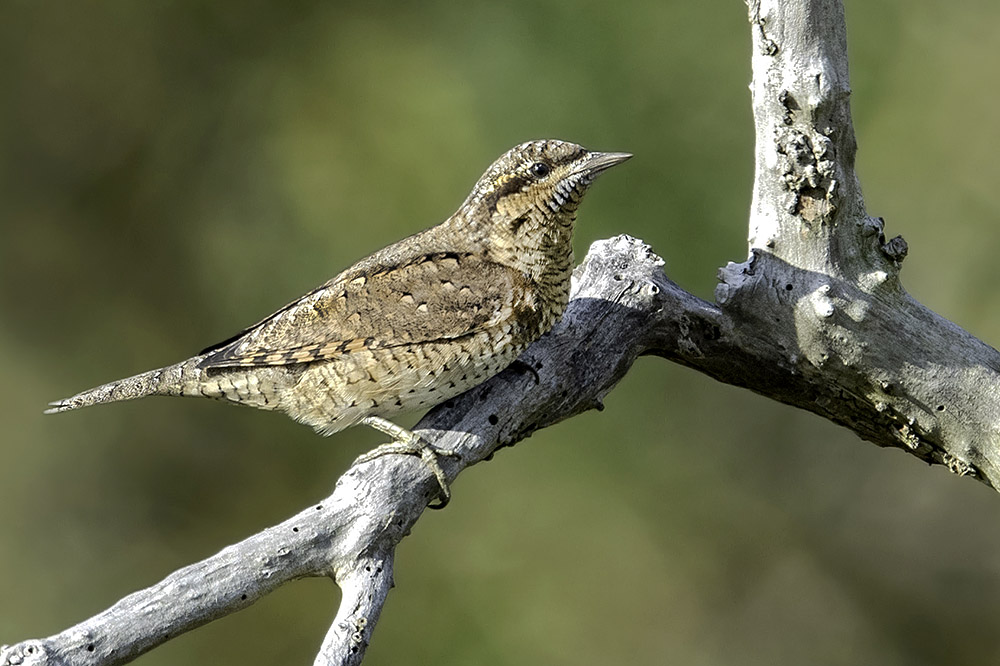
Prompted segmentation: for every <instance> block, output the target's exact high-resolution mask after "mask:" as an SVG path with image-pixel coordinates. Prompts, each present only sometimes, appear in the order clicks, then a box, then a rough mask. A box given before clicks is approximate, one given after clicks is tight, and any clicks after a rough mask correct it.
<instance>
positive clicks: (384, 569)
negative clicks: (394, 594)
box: [313, 553, 393, 666]
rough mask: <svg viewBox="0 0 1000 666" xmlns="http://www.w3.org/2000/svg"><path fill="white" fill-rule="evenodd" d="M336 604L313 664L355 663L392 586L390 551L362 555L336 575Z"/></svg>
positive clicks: (362, 655) (329, 665)
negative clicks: (339, 592)
mask: <svg viewBox="0 0 1000 666" xmlns="http://www.w3.org/2000/svg"><path fill="white" fill-rule="evenodd" d="M338 578H339V579H338V584H339V585H340V590H341V594H342V596H341V598H340V608H339V610H338V611H337V617H336V618H334V620H333V625H331V626H330V630H329V631H328V632H327V634H326V637H325V638H324V639H323V644H322V645H321V646H320V649H319V653H318V654H317V655H316V660H315V661H314V662H313V664H314V665H315V666H339V665H343V666H357V664H360V663H361V660H362V659H364V656H365V650H366V649H367V648H368V642H369V639H370V637H371V634H372V631H374V629H375V624H376V623H377V622H378V618H379V615H380V614H381V613H382V606H384V605H385V600H386V597H387V596H388V595H389V590H390V589H391V588H392V585H393V583H392V554H391V553H389V554H387V555H378V556H370V557H362V558H360V559H358V560H357V561H355V562H354V563H353V565H352V567H351V569H350V570H349V571H346V572H344V573H343V574H342V575H341V576H339V577H338Z"/></svg>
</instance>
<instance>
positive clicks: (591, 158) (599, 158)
mask: <svg viewBox="0 0 1000 666" xmlns="http://www.w3.org/2000/svg"><path fill="white" fill-rule="evenodd" d="M630 157H632V154H631V153H596V152H590V153H587V157H586V158H584V159H583V160H582V161H581V162H580V165H579V166H578V167H577V168H576V169H575V171H576V172H577V173H586V174H588V175H590V176H596V175H597V174H599V173H601V172H602V171H605V170H606V169H610V168H611V167H613V166H614V165H616V164H621V163H622V162H624V161H625V160H627V159H628V158H630Z"/></svg>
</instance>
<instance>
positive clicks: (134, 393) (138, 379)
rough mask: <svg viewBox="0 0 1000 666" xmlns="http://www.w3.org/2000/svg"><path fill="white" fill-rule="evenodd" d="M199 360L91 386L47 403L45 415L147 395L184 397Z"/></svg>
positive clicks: (194, 383)
mask: <svg viewBox="0 0 1000 666" xmlns="http://www.w3.org/2000/svg"><path fill="white" fill-rule="evenodd" d="M200 360H201V357H198V356H196V357H195V358H191V359H188V360H186V361H181V362H180V363H176V364H174V365H168V366H167V367H165V368H159V369H157V370H150V371H149V372H143V373H141V374H138V375H135V376H132V377H126V378H125V379H119V380H117V381H114V382H109V383H107V384H102V385H101V386H95V387H94V388H92V389H87V390H86V391H82V392H80V393H77V394H76V395H74V396H73V397H71V398H64V399H63V400H56V401H55V402H50V403H49V409H46V410H45V413H46V414H57V413H59V412H66V411H69V410H71V409H77V408H79V407H89V406H90V405H99V404H101V403H105V402H118V401H120V400H133V399H135V398H143V397H145V396H147V395H185V394H186V393H187V391H185V388H186V387H187V386H188V385H196V384H197V378H198V375H199V372H200V371H199V370H198V367H197V366H198V361H200Z"/></svg>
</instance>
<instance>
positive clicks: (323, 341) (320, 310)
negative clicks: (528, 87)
mask: <svg viewBox="0 0 1000 666" xmlns="http://www.w3.org/2000/svg"><path fill="white" fill-rule="evenodd" d="M533 305H534V303H533V299H532V293H531V288H530V284H529V282H528V280H527V278H526V277H525V276H524V275H523V274H522V273H520V272H519V271H516V270H515V269H512V268H509V267H507V266H504V265H502V264H497V263H494V262H492V261H489V260H487V259H484V258H482V257H480V256H478V255H475V254H469V253H435V254H425V255H420V256H418V257H414V258H411V259H410V260H409V261H407V262H405V263H402V264H398V265H392V266H376V267H372V268H370V269H369V270H367V271H359V272H355V273H351V272H346V273H344V274H341V275H340V276H337V277H336V278H334V279H333V280H331V281H330V282H328V283H326V284H324V285H323V286H321V287H319V288H317V289H315V290H314V291H312V292H310V293H308V294H306V295H305V296H303V297H302V298H300V299H299V300H297V301H295V302H293V303H290V304H288V305H286V306H285V307H283V308H282V309H280V310H278V311H277V312H275V313H274V314H273V315H271V316H270V317H268V318H266V319H264V320H263V321H261V322H259V323H258V324H255V325H254V326H251V327H250V328H248V329H246V330H245V331H243V332H242V333H240V334H238V335H237V336H235V337H233V338H230V339H229V340H225V341H223V342H221V343H219V344H217V345H214V346H212V347H209V348H208V349H206V350H204V351H203V352H202V353H203V354H207V356H206V357H205V358H204V359H203V360H202V361H201V363H200V364H199V366H200V367H203V368H218V367H233V366H260V365H287V364H293V363H309V362H312V361H317V360H321V359H326V358H332V357H335V356H338V355H342V354H348V353H351V352H355V351H359V350H362V349H374V348H379V347H394V346H399V345H408V344H413V343H420V342H427V341H431V340H446V339H454V338H459V337H462V336H466V335H469V334H472V333H475V332H476V331H480V330H483V329H485V328H489V327H491V326H493V325H495V324H498V323H500V322H502V321H504V320H505V319H508V318H510V317H512V315H513V313H514V312H515V311H518V312H519V315H518V316H524V314H528V313H525V312H523V311H524V310H525V309H526V308H527V309H529V310H530V309H533Z"/></svg>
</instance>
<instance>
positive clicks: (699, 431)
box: [0, 0, 1000, 666]
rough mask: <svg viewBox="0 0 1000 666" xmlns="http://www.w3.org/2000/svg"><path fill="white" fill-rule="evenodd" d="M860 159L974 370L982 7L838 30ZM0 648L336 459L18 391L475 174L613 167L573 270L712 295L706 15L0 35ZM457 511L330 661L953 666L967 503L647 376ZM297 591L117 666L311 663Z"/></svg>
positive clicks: (968, 537) (767, 411) (889, 11)
mask: <svg viewBox="0 0 1000 666" xmlns="http://www.w3.org/2000/svg"><path fill="white" fill-rule="evenodd" d="M847 10H848V24H849V35H850V39H851V43H850V48H851V53H852V62H851V68H852V81H853V86H854V91H855V95H854V117H855V124H856V128H857V132H858V140H859V145H860V154H859V158H858V159H859V161H858V168H859V171H860V175H861V177H862V183H863V185H864V187H865V192H866V195H867V201H868V207H869V210H870V211H871V212H872V214H875V215H882V216H884V217H886V219H887V231H888V232H889V233H890V234H897V233H901V234H903V235H904V236H905V237H906V238H907V240H908V241H909V243H910V256H909V258H908V259H907V261H906V264H905V268H904V271H903V278H904V281H905V283H906V284H907V286H908V288H909V289H910V290H911V292H912V293H913V294H914V295H915V296H916V297H917V298H918V299H920V300H922V301H923V302H925V303H926V304H927V305H929V306H930V307H932V308H934V309H936V310H938V311H939V312H942V313H943V314H945V315H946V316H948V317H949V318H951V319H953V320H954V321H956V322H958V323H959V324H961V325H962V326H964V327H966V328H968V329H969V330H971V331H972V332H973V333H975V334H976V335H978V336H979V337H981V338H982V339H984V340H986V341H987V342H993V343H995V342H996V341H997V340H1000V297H998V296H997V290H996V284H997V280H996V276H995V258H994V254H995V251H996V248H997V247H998V246H1000V204H998V199H997V197H996V190H997V183H998V182H1000V163H998V161H997V159H996V147H997V146H998V145H1000V123H997V122H996V121H995V117H994V116H995V108H996V106H997V103H998V102H1000V100H998V94H1000V93H998V92H997V87H996V86H995V85H994V84H992V83H990V82H991V81H995V80H996V77H997V64H998V61H997V53H1000V5H997V4H996V3H993V2H988V1H987V0H971V1H970V2H965V3H944V4H942V3H937V2H931V1H929V0H910V1H907V2H904V1H903V0H884V1H881V0H880V1H876V2H860V1H857V0H853V1H850V2H848V7H847ZM0 63H2V64H0V90H2V91H3V99H4V103H3V104H0V224H2V225H3V229H2V231H3V233H2V241H0V367H2V368H3V377H4V379H5V381H3V382H2V383H0V410H2V411H0V418H2V421H3V424H4V427H3V434H2V436H0V437H2V456H3V457H2V466H3V472H4V475H3V476H4V483H3V491H2V496H0V530H2V532H3V534H4V535H5V537H4V538H3V539H2V540H0V599H3V603H2V604H0V642H8V643H9V642H13V641H16V640H21V639H24V638H28V637H39V636H44V635H48V634H51V633H54V632H56V631H59V630H61V629H63V628H65V627H67V626H69V625H71V624H73V623H75V622H77V621H80V620H82V619H84V618H85V617H87V616H89V615H90V614H92V613H95V612H97V611H100V610H101V609H103V608H105V607H106V606H107V605H108V604H110V603H112V602H113V601H115V600H116V599H118V598H119V597H121V596H122V595H124V594H126V593H128V592H131V591H133V590H135V589H138V588H140V587H143V586H146V585H148V584H151V583H153V582H155V581H156V580H158V579H160V578H161V577H162V576H164V575H165V574H167V573H168V572H170V571H172V570H173V569H175V568H177V567H179V566H182V565H184V564H187V563H189V562H191V561H194V560H195V559H199V558H202V557H205V556H207V555H210V554H211V553H213V552H215V551H216V550H218V549H219V548H221V547H223V546H224V545H226V544H228V543H230V542H233V541H235V540H238V539H240V538H241V537H243V536H246V535H248V534H250V533H252V532H254V531H256V530H259V529H260V528H263V527H265V526H267V525H269V524H272V523H274V522H276V521H279V520H281V519H283V518H285V517H287V516H289V515H291V514H292V513H294V512H295V511H297V510H298V509H299V508H301V507H303V506H306V505H307V504H308V503H309V502H312V501H314V500H315V499H317V498H319V497H322V496H324V495H325V494H326V493H327V492H328V491H329V490H330V489H331V487H332V485H333V483H334V481H335V479H336V478H337V476H338V475H339V474H340V473H341V472H342V471H343V470H344V469H345V468H346V467H347V466H348V465H349V463H350V461H351V460H352V459H353V457H354V456H356V455H357V454H359V453H361V452H362V451H364V450H366V449H367V448H368V447H371V446H373V445H374V444H376V443H377V442H378V441H379V439H378V437H377V436H376V435H375V434H373V433H370V432H366V431H364V430H362V429H354V430H352V431H349V432H346V433H341V434H338V435H336V436H334V437H332V438H331V439H329V440H324V439H321V438H319V437H316V436H315V435H313V434H312V433H311V432H310V431H309V430H308V429H305V428H303V427H301V426H298V425H295V424H294V423H292V422H291V421H288V420H287V419H284V418H282V417H280V416H278V415H275V414H269V413H262V412H256V411H253V410H240V409H232V408H229V407H225V406H222V405H219V404H215V403H211V402H209V401H174V400H147V401H141V402H137V403H130V404H122V405H116V406H109V407H101V408H97V409H93V410H86V411H82V412H78V413H73V414H70V415H65V416H60V417H43V416H42V414H41V410H42V408H43V407H44V404H45V403H46V402H47V401H48V400H52V399H55V398H60V397H63V396H65V395H67V394H70V393H72V392H74V391H76V390H78V389H82V388H85V387H87V386H91V385H94V384H97V383H100V382H102V381H106V380H110V379H113V378H116V377H121V376H125V375H128V374H132V373H135V372H138V371H141V370H145V369H148V368H151V367H155V366H159V365H164V364H166V363H169V362H173V361H175V360H179V359H181V358H184V357H186V356H188V355H190V354H191V353H193V352H196V351H197V350H198V349H200V348H202V347H203V346H205V345H207V344H209V343H212V342H214V341H216V340H218V339H222V338H225V337H227V336H229V335H231V334H232V333H234V332H235V331H236V330H238V329H239V328H241V327H242V326H244V325H246V324H249V323H251V322H253V321H255V320H256V319H257V318H259V317H260V316H262V315H264V314H266V313H268V312H270V311H272V310H273V309H275V308H276V307H278V306H280V305H281V304H283V303H284V302H286V301H288V300H290V299H292V298H294V297H296V296H297V295H299V294H300V293H302V292H303V291H305V290H306V289H308V288H310V287H312V286H314V285H316V284H318V283H320V282H322V281H323V280H325V279H327V278H328V277H329V276H331V275H333V274H334V273H336V272H337V271H339V270H340V269H341V268H343V267H344V266H346V265H348V264H349V263H351V262H352V261H354V260H356V259H357V258H359V257H361V256H363V255H365V254H367V253H368V252H370V251H372V250H374V249H376V248H378V247H380V246H382V245H385V244H386V243H388V242H390V241H393V240H396V239H398V238H400V237H402V236H403V235H406V234H408V233H411V232H413V231H416V230H418V229H420V228H423V227H426V226H429V225H431V224H434V223H436V222H437V221H439V220H441V219H443V218H444V217H445V216H447V215H448V214H450V213H451V212H452V210H453V209H454V208H455V207H456V206H457V205H458V204H459V203H460V202H461V201H462V199H463V198H464V197H465V195H466V193H467V191H468V190H469V188H470V187H471V185H472V184H473V182H474V181H475V179H476V178H477V177H478V175H479V174H480V173H481V171H482V170H483V168H484V167H485V166H486V165H487V164H488V163H489V162H490V161H492V160H493V159H494V158H495V157H496V156H497V155H499V154H500V153H501V152H503V151H504V150H505V149H507V148H508V147H510V146H511V145H513V144H515V143H518V142H520V141H524V140H527V139H533V138H541V137H560V138H566V139H570V140H574V141H578V142H581V143H584V144H586V145H588V146H592V147H594V148H598V149H606V150H628V151H631V152H634V153H635V154H636V158H635V159H634V160H633V161H632V162H630V163H629V164H628V165H627V166H625V167H623V168H622V169H621V170H620V171H618V170H616V171H615V172H614V173H612V174H610V175H609V176H607V177H606V178H605V179H602V180H601V181H600V182H599V183H598V185H597V186H596V187H595V189H594V191H593V193H592V194H590V195H589V196H588V201H587V203H586V204H585V205H584V207H583V209H582V214H581V217H580V220H579V225H578V246H577V249H578V252H579V254H581V255H582V254H583V253H584V252H585V251H586V248H587V246H588V244H589V243H590V242H591V241H593V240H595V239H598V238H604V237H607V236H610V235H612V234H618V233H629V234H632V235H634V236H638V237H641V238H643V239H644V240H646V241H647V242H649V243H650V244H651V245H652V246H653V247H654V248H655V249H656V250H657V251H658V252H659V253H660V254H661V255H662V256H664V257H665V259H666V260H667V269H668V272H669V274H670V275H671V276H672V277H673V278H674V279H675V280H676V281H678V282H679V283H680V284H682V285H684V286H685V287H687V288H688V289H690V290H691V291H693V292H695V293H697V294H699V295H701V296H704V297H711V293H712V289H713V286H714V284H715V271H716V268H717V267H719V266H721V265H724V264H725V262H726V261H729V260H735V261H739V260H742V258H743V257H744V256H745V241H744V239H745V237H746V217H747V209H748V206H749V194H750V186H751V178H752V150H753V136H752V127H751V115H750V108H749V95H748V93H747V88H746V84H747V82H748V79H749V30H748V27H747V25H746V21H745V8H744V7H743V4H742V3H740V2H719V1H710V2H702V3H690V2H678V1H674V0H668V1H667V2H660V3H653V2H628V1H627V0H626V1H624V2H617V3H608V2H598V1H596V0H585V1H582V2H576V3H564V2H547V1H545V0H542V1H540V2H539V1H534V2H525V1H523V0H518V1H514V2H509V3H487V2H483V1H481V0H472V1H471V2H467V3H463V4H455V3H445V2H443V1H440V0H437V1H432V2H424V3H402V2H396V3H393V2H384V1H383V2H379V1H375V2H334V3H330V2H317V1H314V0H296V1H293V2H284V3H279V2H264V1H263V0H250V1H243V2H234V1H232V0H215V1H213V2H182V1H178V2H155V1H153V2H132V1H129V0H117V1H112V0H108V1H106V2H102V3H90V2H70V1H67V0H58V1H57V0H51V1H44V2H42V1H37V0H31V1H28V0H7V1H6V2H4V3H3V4H2V6H0ZM607 406H608V409H607V410H606V411H604V412H603V413H601V414H586V415H583V416H581V417H578V418H576V419H573V420H571V421H569V422H567V423H564V424H562V425H560V426H558V427H555V428H551V429H548V430H545V431H543V432H540V433H537V434H536V435H535V436H534V437H532V438H531V439H530V440H529V441H527V442H525V443H523V444H521V445H519V446H518V447H516V448H515V449H512V450H508V451H505V452H504V453H503V454H501V455H499V456H498V457H497V458H496V460H495V461H493V462H491V463H490V464H487V465H482V466H479V467H476V468H474V469H471V470H469V471H468V472H467V473H466V474H463V476H462V478H461V479H460V480H459V481H458V482H457V483H456V484H455V488H454V493H455V501H454V502H453V503H452V505H451V507H449V509H448V510H447V511H444V512H441V513H435V514H429V515H426V516H425V517H424V518H423V519H422V520H421V521H420V523H419V524H418V525H417V527H416V529H415V532H414V534H413V536H412V537H411V538H409V539H406V540H405V541H404V542H403V544H402V545H401V547H400V549H399V554H398V563H397V589H396V590H395V591H394V592H393V595H392V596H391V597H390V601H389V604H388V606H387V608H386V610H385V613H384V615H383V618H382V622H381V624H380V625H379V627H378V629H377V631H376V634H375V639H374V642H373V644H372V646H371V648H370V651H369V655H368V659H367V661H366V663H368V664H372V665H376V664H398V663H410V664H430V663H435V664H442V665H446V664H470V663H473V664H495V665H502V664H523V663H538V664H555V665H558V664H574V665H585V664H606V663H633V662H635V663H669V662H676V663H683V664H694V665H715V664H741V665H747V664H801V663H809V664H857V663H879V664H883V665H892V664H906V665H910V666H912V665H914V664H916V665H919V664H939V663H944V662H947V663H949V664H981V663H989V662H991V661H996V660H997V659H998V658H1000V636H998V634H997V632H996V630H995V626H994V625H995V619H996V599H997V598H998V594H1000V566H998V565H997V562H998V561H1000V559H998V554H1000V534H998V532H997V529H996V526H997V525H998V524H1000V522H998V519H1000V502H998V501H997V497H996V495H995V493H993V492H992V491H989V490H988V489H986V488H984V487H981V486H979V485H978V484H976V483H974V482H971V481H967V480H960V479H957V478H955V477H953V476H951V475H950V474H948V473H947V472H946V471H944V470H943V469H942V468H935V469H930V468H927V467H925V466H923V465H921V464H920V463H918V462H917V461H916V460H914V459H912V458H910V457H909V456H906V455H904V454H902V453H900V452H897V451H882V450H878V449H876V448H875V447H873V446H871V445H869V444H866V443H862V442H860V441H859V440H857V439H856V438H855V437H854V436H853V435H852V434H851V433H849V432H847V431H845V430H842V429H839V428H836V427H834V426H832V425H830V424H828V423H826V422H824V421H822V420H820V419H818V418H816V417H813V416H811V415H808V414H804V413H799V412H797V411H795V410H792V409H790V408H785V407H783V406H781V405H777V404H774V403H772V402H770V401H768V400H765V399H763V398H760V397H757V396H754V395H751V394H749V393H747V392H744V391H739V390H736V389H732V388H730V387H727V386H722V385H718V384H715V383H713V382H711V381H710V380H708V379H707V378H705V377H703V376H700V375H698V374H696V373H693V372H691V371H688V370H685V369H683V368H679V367H676V366H673V365H670V364H667V363H664V362H662V361H659V360H653V359H643V360H641V361H640V362H639V363H638V364H637V365H636V367H635V368H634V370H633V372H632V373H631V374H630V375H629V376H628V377H627V378H626V380H625V381H624V382H623V384H622V385H621V387H619V388H618V389H617V390H616V391H615V392H614V393H612V395H611V396H610V397H609V398H608V400H607ZM336 603H337V592H336V589H335V587H334V586H333V585H332V584H329V583H328V582H325V581H303V582H300V583H297V584H295V585H291V586H288V587H286V588H284V589H282V590H281V591H280V592H278V593H277V594H275V595H272V596H271V597H268V598H266V599H265V600H263V601H262V602H260V603H258V604H257V605H256V606H254V607H253V608H251V609H249V610H247V611H244V612H242V613H239V614H237V615H235V616H232V617H229V618H226V619H225V620H222V621H219V622H216V623H213V624H211V625H209V626H208V627H205V628H203V629H200V630H198V631H195V632H192V633H191V634H188V635H186V636H184V637H182V638H180V639H178V640H175V641H172V642H171V643H169V644H168V645H166V646H164V647H162V648H159V649H157V650H156V651H154V652H153V653H151V654H149V655H147V656H145V657H143V658H142V659H140V660H139V663H140V664H145V665H146V666H152V665H154V664H173V663H185V664H219V663H222V664H241V663H257V664H270V663H287V664H306V663H311V659H312V655H313V653H314V651H315V649H316V646H317V645H318V643H319V641H320V639H321V637H322V635H323V633H324V631H325V628H326V626H328V624H329V622H330V620H331V619H332V617H333V613H334V609H335V607H336Z"/></svg>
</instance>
